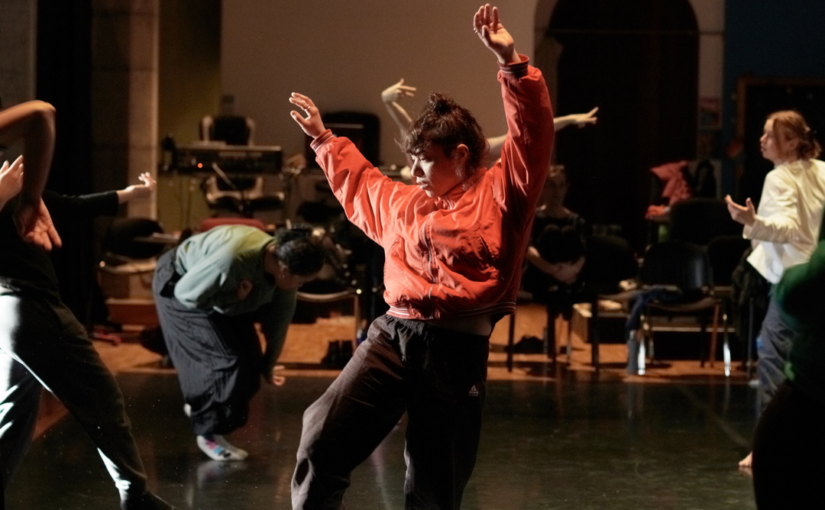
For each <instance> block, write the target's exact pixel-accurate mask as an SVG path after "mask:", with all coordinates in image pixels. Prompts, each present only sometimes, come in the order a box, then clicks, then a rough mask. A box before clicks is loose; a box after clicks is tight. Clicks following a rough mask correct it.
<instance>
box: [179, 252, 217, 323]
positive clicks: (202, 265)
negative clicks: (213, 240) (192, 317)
mask: <svg viewBox="0 0 825 510" xmlns="http://www.w3.org/2000/svg"><path fill="white" fill-rule="evenodd" d="M214 255H217V256H207V257H204V258H202V259H200V260H199V261H198V263H197V264H195V265H194V266H193V267H191V268H189V269H188V270H187V271H186V274H184V275H183V276H182V277H181V279H180V280H178V283H176V284H175V298H177V300H178V301H180V302H181V303H183V305H184V306H187V307H189V308H201V309H204V310H209V309H212V308H213V307H214V306H215V303H216V300H217V298H218V296H219V295H220V292H221V288H222V287H223V285H224V284H225V283H226V279H227V271H228V267H226V266H227V264H226V262H227V258H226V257H223V256H220V255H221V254H220V253H216V254H214ZM223 255H225V254H223Z"/></svg>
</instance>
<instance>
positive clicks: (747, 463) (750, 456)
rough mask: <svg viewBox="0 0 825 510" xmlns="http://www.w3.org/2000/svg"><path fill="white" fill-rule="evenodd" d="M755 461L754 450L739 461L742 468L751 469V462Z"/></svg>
mask: <svg viewBox="0 0 825 510" xmlns="http://www.w3.org/2000/svg"><path fill="white" fill-rule="evenodd" d="M752 463H753V452H751V453H749V454H748V456H747V457H745V458H744V459H742V460H740V461H739V467H740V468H741V469H750V468H751V464H752Z"/></svg>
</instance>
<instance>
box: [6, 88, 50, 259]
mask: <svg viewBox="0 0 825 510" xmlns="http://www.w3.org/2000/svg"><path fill="white" fill-rule="evenodd" d="M54 138H55V127H54V107H53V106H52V105H50V104H48V103H44V102H43V101H29V102H27V103H22V104H19V105H17V106H13V107H11V108H8V109H6V110H3V111H0V144H3V145H8V144H10V143H13V142H15V141H17V140H23V157H24V160H25V161H26V169H25V172H23V186H22V191H21V192H20V201H19V203H18V206H17V210H16V211H15V214H14V221H15V223H16V224H17V230H18V233H19V234H20V236H21V237H22V238H23V239H24V240H26V241H27V242H30V243H33V244H35V245H37V246H39V247H41V248H43V249H45V250H47V251H48V250H51V249H52V246H60V245H61V241H60V236H59V235H58V234H57V230H55V228H54V224H53V223H52V219H51V216H49V211H48V209H46V206H45V205H44V204H43V201H42V200H41V198H40V197H41V194H42V193H43V187H44V186H45V185H46V179H47V178H48V176H49V169H50V167H51V164H52V153H53V152H54Z"/></svg>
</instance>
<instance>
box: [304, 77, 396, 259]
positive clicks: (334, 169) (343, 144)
mask: <svg viewBox="0 0 825 510" xmlns="http://www.w3.org/2000/svg"><path fill="white" fill-rule="evenodd" d="M289 102H290V103H292V104H294V105H296V106H298V107H299V108H300V109H301V110H303V112H304V114H305V115H306V117H304V116H302V115H301V114H299V113H298V112H296V111H292V112H291V115H292V119H293V120H294V121H295V122H296V123H297V124H298V125H299V126H301V129H303V130H304V133H306V134H307V135H309V136H311V137H312V138H313V141H312V143H311V144H310V147H311V148H312V150H314V151H315V152H316V155H317V161H318V164H319V165H320V166H321V168H322V169H323V170H324V173H325V174H326V176H327V181H328V182H329V185H330V189H332V192H333V193H334V194H335V198H337V199H338V201H339V202H340V203H341V205H342V206H343V207H344V212H345V213H346V215H347V218H348V219H349V220H350V221H351V222H353V224H355V225H356V226H357V227H358V228H360V229H361V230H363V231H364V233H365V234H367V236H369V238H370V239H372V240H373V241H375V242H377V243H379V244H381V242H382V238H383V230H384V221H386V220H387V218H386V216H385V215H386V214H388V211H389V210H390V209H391V207H390V203H391V202H393V201H395V200H398V199H399V196H400V195H404V193H401V192H400V191H401V190H402V189H403V188H406V186H404V185H403V184H401V183H398V182H393V181H392V180H391V179H389V178H388V177H387V176H385V175H383V174H382V173H381V171H380V170H378V169H377V168H375V167H374V166H373V165H372V164H371V163H370V162H369V161H367V160H366V158H364V156H363V154H361V153H360V152H359V151H358V149H357V148H356V147H355V145H354V144H353V143H352V142H351V141H349V140H347V139H346V138H338V137H336V136H334V135H333V134H332V132H331V131H330V130H328V129H325V128H324V124H323V122H321V116H320V114H319V113H318V108H316V107H315V104H314V103H313V102H312V100H311V99H310V98H309V97H307V96H305V95H303V94H298V93H293V94H292V96H291V97H290V98H289ZM396 192H399V193H396Z"/></svg>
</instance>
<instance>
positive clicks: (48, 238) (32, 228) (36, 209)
mask: <svg viewBox="0 0 825 510" xmlns="http://www.w3.org/2000/svg"><path fill="white" fill-rule="evenodd" d="M14 222H15V224H17V232H18V233H19V234H20V237H22V238H23V240H24V241H26V242H28V243H32V244H34V245H36V246H39V247H40V248H43V249H44V250H46V251H51V250H52V248H53V247H56V248H59V247H60V246H62V244H63V243H62V241H61V240H60V236H59V235H58V233H57V229H55V228H54V223H52V217H51V215H50V214H49V210H48V209H46V204H44V203H43V200H40V201H39V203H36V204H28V203H23V202H21V203H20V205H19V206H18V207H17V211H16V212H15V215H14Z"/></svg>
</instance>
